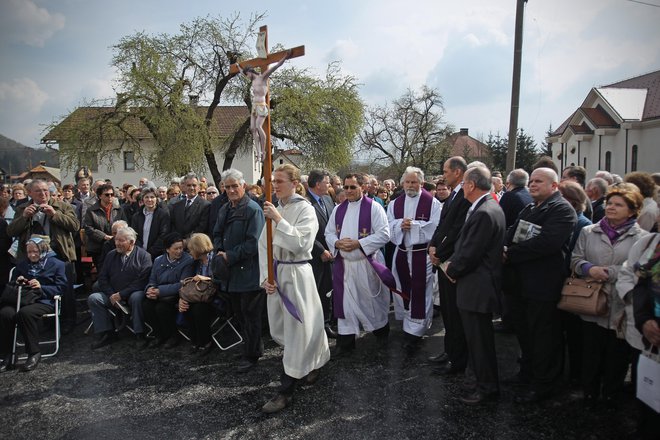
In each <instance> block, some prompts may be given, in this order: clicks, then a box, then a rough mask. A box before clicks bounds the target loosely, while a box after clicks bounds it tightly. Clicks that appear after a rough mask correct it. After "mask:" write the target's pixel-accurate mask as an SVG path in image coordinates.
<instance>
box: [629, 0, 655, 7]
mask: <svg viewBox="0 0 660 440" xmlns="http://www.w3.org/2000/svg"><path fill="white" fill-rule="evenodd" d="M626 1H629V2H632V3H639V4H640V5H646V6H653V7H655V8H660V5H656V4H655V3H647V2H643V1H640V0H626Z"/></svg>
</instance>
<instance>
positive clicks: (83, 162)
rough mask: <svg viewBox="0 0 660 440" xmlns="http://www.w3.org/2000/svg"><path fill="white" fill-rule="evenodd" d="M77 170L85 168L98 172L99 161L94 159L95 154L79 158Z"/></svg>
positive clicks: (85, 154) (87, 154) (86, 154)
mask: <svg viewBox="0 0 660 440" xmlns="http://www.w3.org/2000/svg"><path fill="white" fill-rule="evenodd" d="M78 167H79V168H82V167H87V168H89V170H90V171H98V170H99V161H98V158H97V157H96V153H84V154H83V155H82V157H81V158H80V163H79V164H78Z"/></svg>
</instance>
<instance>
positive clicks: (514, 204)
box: [500, 168, 532, 228]
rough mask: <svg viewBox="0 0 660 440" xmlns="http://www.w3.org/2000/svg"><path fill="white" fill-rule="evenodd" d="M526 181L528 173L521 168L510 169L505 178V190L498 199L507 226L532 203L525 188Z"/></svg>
mask: <svg viewBox="0 0 660 440" xmlns="http://www.w3.org/2000/svg"><path fill="white" fill-rule="evenodd" d="M528 181H529V174H527V171H525V170H523V169H522V168H518V169H516V170H513V171H511V172H510V173H509V175H508V176H507V178H506V192H505V193H504V194H503V195H502V198H501V199H500V207H501V208H502V211H504V218H505V219H506V227H507V228H508V227H509V226H511V225H512V224H513V223H514V222H515V221H516V219H517V218H518V214H520V211H522V210H523V208H524V207H525V206H527V205H529V204H530V203H532V196H530V195H529V191H528V190H527V182H528Z"/></svg>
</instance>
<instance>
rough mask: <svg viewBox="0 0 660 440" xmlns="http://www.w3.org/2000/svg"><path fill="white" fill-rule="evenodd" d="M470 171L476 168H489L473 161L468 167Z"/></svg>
mask: <svg viewBox="0 0 660 440" xmlns="http://www.w3.org/2000/svg"><path fill="white" fill-rule="evenodd" d="M467 167H468V169H470V168H474V167H483V168H488V167H487V166H486V164H485V163H483V162H480V161H478V160H473V161H472V162H470V163H469V164H468V165H467Z"/></svg>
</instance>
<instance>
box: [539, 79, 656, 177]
mask: <svg viewBox="0 0 660 440" xmlns="http://www.w3.org/2000/svg"><path fill="white" fill-rule="evenodd" d="M547 141H548V142H549V143H551V144H552V145H551V147H552V159H553V160H554V162H555V163H556V164H557V166H558V167H559V168H560V169H563V168H565V167H567V166H569V165H581V166H583V167H585V168H586V169H587V177H588V178H591V177H593V176H594V174H595V173H596V171H598V170H607V171H610V172H611V173H614V174H619V175H620V176H624V175H625V174H626V173H629V172H631V171H647V172H651V173H653V172H658V171H660V70H658V71H656V72H651V73H648V74H646V75H641V76H638V77H635V78H631V79H627V80H625V81H620V82H617V83H614V84H610V85H606V86H602V87H595V88H592V89H591V90H590V91H589V93H588V94H587V97H586V98H585V100H584V102H583V103H582V105H581V106H580V108H578V109H577V110H576V111H575V112H573V114H572V115H571V116H570V117H569V118H568V119H567V120H566V121H565V122H564V123H563V124H561V126H560V127H559V128H557V130H555V131H554V132H553V133H552V135H551V136H549V137H548V138H547Z"/></svg>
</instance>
